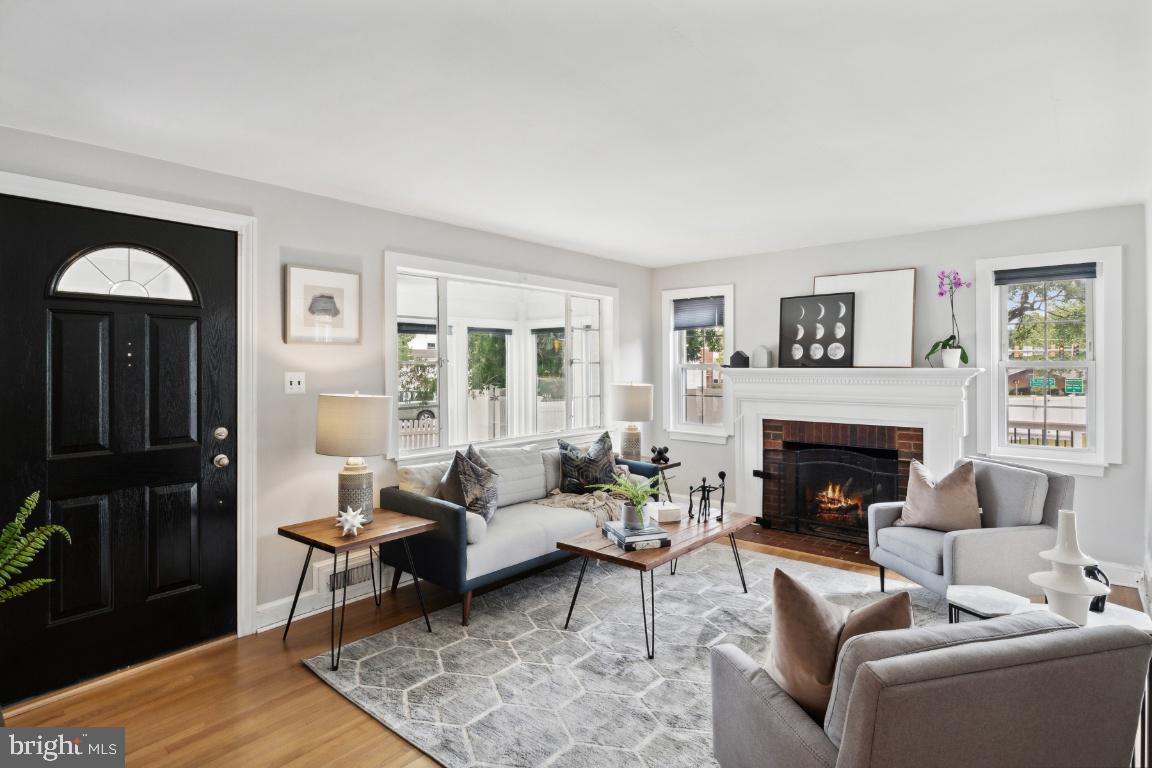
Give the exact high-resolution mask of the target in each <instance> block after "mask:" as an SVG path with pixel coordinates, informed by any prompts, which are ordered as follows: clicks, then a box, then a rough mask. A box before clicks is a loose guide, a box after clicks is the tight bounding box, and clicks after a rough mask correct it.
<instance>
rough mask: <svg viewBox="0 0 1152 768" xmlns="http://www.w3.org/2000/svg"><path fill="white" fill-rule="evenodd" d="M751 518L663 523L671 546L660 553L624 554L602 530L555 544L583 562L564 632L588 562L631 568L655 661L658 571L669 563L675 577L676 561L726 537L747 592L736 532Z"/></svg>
mask: <svg viewBox="0 0 1152 768" xmlns="http://www.w3.org/2000/svg"><path fill="white" fill-rule="evenodd" d="M754 520H755V518H754V517H753V516H752V515H741V514H733V513H728V514H726V515H724V517H723V519H721V520H717V519H716V518H711V519H709V520H681V521H680V522H679V523H661V524H660V527H661V528H663V529H664V530H666V531H668V538H670V539H672V545H671V546H669V547H663V548H661V549H642V550H639V551H637V552H625V551H624V550H623V549H621V548H620V547H618V546H616V544H615V542H613V541H611V540H610V539H609V538H608V537H607V536H605V535H604V534H603V532H601V531H599V530H595V531H588V532H587V533H582V534H580V535H579V536H575V537H573V538H571V539H566V540H564V541H558V542H556V547H557V549H562V550H564V551H565V552H571V553H573V554H576V555H580V556H581V557H582V558H583V562H581V564H580V577H579V578H578V579H577V580H576V589H575V591H573V593H572V604H571V605H569V606H568V618H567V619H566V620H565V621H564V629H568V624H569V623H570V622H571V621H572V610H573V609H574V608H575V607H576V598H577V597H578V596H579V595H580V584H581V583H583V581H584V571H585V569H587V568H588V560H589V559H596V560H603V561H604V562H606V563H613V564H614V565H619V566H623V567H624V568H631V569H632V570H635V571H639V572H640V610H641V611H642V612H643V615H644V649H645V650H646V651H647V653H648V658H650V659H652V658H655V657H656V569H657V568H659V567H660V566H662V565H664V564H665V563H667V564H668V565H669V568H670V571H671V573H672V575H675V574H676V561H677V560H678V559H679V558H681V557H683V556H684V555H686V554H688V553H689V552H692V551H694V550H697V549H699V548H700V547H703V546H704V545H705V544H710V543H712V542H713V541H716V540H717V539H719V538H721V537H723V536H727V537H728V543H729V544H731V545H732V557H733V558H734V559H735V561H736V571H737V572H738V573H739V574H740V585H741V586H742V587H744V591H745V592H747V591H748V584H747V582H745V580H744V566H743V564H742V563H741V562H740V550H739V549H738V548H737V547H736V532H737V531H739V530H740V529H742V528H746V527H748V526H749V525H751V524H752V523H753V521H754ZM645 571H647V573H648V592H649V595H650V597H648V598H647V599H648V601H649V602H650V606H649V605H645V595H644V573H645ZM649 608H651V613H652V633H651V639H649V633H648V612H649Z"/></svg>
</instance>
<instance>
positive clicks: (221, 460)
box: [212, 453, 231, 469]
mask: <svg viewBox="0 0 1152 768" xmlns="http://www.w3.org/2000/svg"><path fill="white" fill-rule="evenodd" d="M212 463H213V464H215V465H216V466H218V467H220V469H224V467H226V466H228V465H229V464H231V462H230V461H229V460H228V457H227V456H225V455H224V454H222V453H218V454H216V458H214V459H212Z"/></svg>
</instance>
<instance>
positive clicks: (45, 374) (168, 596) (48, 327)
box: [0, 195, 236, 702]
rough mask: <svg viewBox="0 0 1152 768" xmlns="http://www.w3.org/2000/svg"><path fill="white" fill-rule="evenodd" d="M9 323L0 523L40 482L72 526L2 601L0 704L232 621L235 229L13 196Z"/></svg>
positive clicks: (49, 507) (3, 211)
mask: <svg viewBox="0 0 1152 768" xmlns="http://www.w3.org/2000/svg"><path fill="white" fill-rule="evenodd" d="M94 249H102V250H94ZM88 254H96V256H97V258H96V259H95V262H87V263H85V264H84V268H85V269H88V270H89V274H88V278H87V279H85V280H84V281H80V282H77V281H76V280H66V281H64V283H65V284H66V288H60V289H59V290H58V289H57V285H58V281H59V278H60V275H61V274H63V272H64V271H66V270H67V269H68V267H69V266H70V265H73V264H80V262H81V261H82V260H83V259H84V258H86V257H87V255H88ZM141 254H143V255H141ZM93 270H95V271H93ZM163 270H167V271H163ZM162 271H163V272H162ZM105 272H107V273H108V274H107V275H104V273H105ZM161 273H162V274H164V275H168V276H170V278H171V279H172V280H177V279H178V280H180V281H183V282H181V283H180V285H181V286H182V290H167V289H165V290H161V288H163V286H160V287H157V286H159V285H160V284H159V283H158V282H151V280H152V278H153V277H155V276H156V275H157V274H161ZM100 276H104V277H106V278H107V279H106V280H104V281H103V282H102V278H101V277H100ZM156 279H157V280H159V278H156ZM141 281H143V282H141ZM144 283H147V285H145V284H144ZM105 286H106V287H107V291H106V293H105V294H101V291H102V290H104V287H105ZM66 289H67V290H66ZM77 289H79V290H80V291H84V292H76V291H77ZM67 291H71V292H67ZM154 296H159V297H163V298H153V297H154ZM0 328H3V329H4V331H5V337H6V338H7V339H9V340H10V341H9V343H6V344H2V345H0V370H2V371H5V372H13V374H14V375H9V376H4V377H0V424H3V425H4V426H5V428H6V430H7V431H8V433H9V434H10V435H11V439H9V440H6V441H3V442H0V524H2V523H3V522H6V521H7V520H9V519H11V517H12V515H13V514H14V512H15V510H16V509H17V508H18V506H19V503H20V501H21V500H22V499H23V498H24V497H25V496H26V495H28V493H30V492H32V491H34V490H37V489H39V490H41V491H42V499H43V501H42V503H41V508H40V509H39V510H37V512H36V513H35V514H34V515H33V518H32V520H30V524H31V525H39V524H42V523H45V522H47V521H48V520H49V519H51V520H53V521H55V522H58V523H60V524H61V525H63V526H64V527H66V528H67V529H68V530H69V531H70V532H71V534H72V544H71V545H69V544H67V543H66V542H65V541H64V540H63V539H62V538H55V539H53V541H52V543H51V545H50V546H49V548H48V550H47V552H46V556H42V557H40V558H38V559H37V561H36V562H35V564H34V565H33V567H31V568H29V569H28V570H27V571H26V572H25V574H24V575H25V576H27V577H48V578H53V579H55V581H54V583H53V584H51V585H50V586H49V587H47V588H44V589H40V590H37V591H35V592H32V593H30V594H28V595H27V596H25V597H22V598H20V599H18V600H14V601H12V602H9V603H6V604H5V605H4V619H3V621H0V648H3V649H5V652H11V653H15V654H18V658H19V659H20V663H19V664H15V665H11V666H10V668H9V669H10V673H9V672H6V673H5V674H4V675H2V676H0V702H11V701H16V700H19V699H22V698H26V697H28V696H31V695H35V694H38V693H43V692H45V691H48V690H52V689H55V688H60V687H63V686H66V685H70V684H73V683H76V682H78V681H80V680H83V679H85V678H88V677H92V676H94V675H99V674H103V673H106V672H110V671H113V670H115V669H118V668H121V667H124V666H126V665H129V664H134V663H137V662H140V661H143V660H146V659H149V658H153V657H155V656H158V655H160V654H163V653H167V652H170V651H173V650H176V649H179V648H182V647H186V646H188V645H192V644H195V643H198V642H202V641H204V640H207V639H210V638H213V637H218V636H220V635H223V634H228V633H231V632H234V631H235V628H236V476H235V465H233V466H231V467H228V468H224V469H221V468H217V467H216V466H214V465H213V463H212V458H213V457H214V456H215V455H216V454H217V453H225V454H228V455H233V454H234V453H235V431H236V235H235V233H233V232H225V231H222V230H216V229H210V228H206V227H195V226H191V225H186V224H177V223H173V222H166V221H159V220H156V219H148V218H143V217H138V216H128V215H124V214H117V213H109V212H106V211H96V210H92V209H87V208H78V207H74V206H68V205H61V204H57V203H46V202H43V201H37V200H29V199H25V198H18V197H11V196H4V195H0ZM217 426H223V427H227V428H228V431H229V433H230V434H229V437H228V438H227V439H226V440H223V441H217V440H215V439H214V437H213V436H212V432H213V430H214V429H215V428H216V427H217ZM61 660H65V662H64V663H62V662H61Z"/></svg>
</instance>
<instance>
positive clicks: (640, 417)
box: [608, 384, 652, 461]
mask: <svg viewBox="0 0 1152 768" xmlns="http://www.w3.org/2000/svg"><path fill="white" fill-rule="evenodd" d="M610 386H611V390H612V408H611V413H609V415H608V416H609V418H610V419H612V420H613V421H625V422H628V426H627V427H625V428H624V430H623V431H621V433H620V455H621V456H623V457H624V458H626V459H632V460H634V461H639V460H640V458H641V456H640V427H638V426H636V422H637V421H652V385H651V384H612V385H610Z"/></svg>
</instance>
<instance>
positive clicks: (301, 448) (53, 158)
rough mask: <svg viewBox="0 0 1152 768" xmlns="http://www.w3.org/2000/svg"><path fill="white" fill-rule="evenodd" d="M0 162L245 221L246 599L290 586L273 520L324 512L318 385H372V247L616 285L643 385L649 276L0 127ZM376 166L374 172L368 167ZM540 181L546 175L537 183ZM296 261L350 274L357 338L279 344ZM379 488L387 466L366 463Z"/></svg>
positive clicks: (328, 462) (378, 340) (626, 373)
mask: <svg viewBox="0 0 1152 768" xmlns="http://www.w3.org/2000/svg"><path fill="white" fill-rule="evenodd" d="M0 170H4V171H9V172H12V173H21V174H26V175H29V176H39V177H42V178H48V179H55V180H59V181H65V182H72V183H76V184H83V185H88V186H93V187H101V188H105V189H113V190H116V191H120V192H127V193H131V194H137V195H144V196H147V197H153V198H158V199H163V200H171V201H176V202H181V203H188V204H191V205H199V206H204V207H208V208H216V209H220V210H226V211H232V212H236V213H244V214H250V215H253V216H255V217H256V218H257V220H258V223H257V227H258V242H259V268H258V280H259V289H258V297H257V345H258V350H257V356H258V363H257V379H258V386H259V390H258V394H257V423H258V430H259V447H258V451H259V457H258V471H259V484H258V492H257V499H258V500H257V504H258V510H257V515H258V536H259V545H258V546H259V555H258V571H259V584H258V602H260V603H266V602H269V601H273V600H276V599H278V598H283V597H285V596H289V595H291V594H292V590H293V589H294V588H295V586H296V583H295V579H296V577H297V576H298V574H299V569H300V562H301V558H302V556H303V549H302V548H301V547H300V546H299V545H297V544H293V543H291V542H289V541H287V540H285V539H282V538H279V537H277V536H276V528H277V527H278V526H280V525H283V524H285V523H291V522H298V521H300V520H306V519H309V518H314V517H318V516H320V515H322V514H325V513H326V512H327V510H329V509H330V508H331V506H332V504H333V499H334V498H335V492H336V487H335V485H336V473H337V471H338V470H339V468H340V466H341V464H342V460H341V459H338V458H333V457H326V456H317V455H316V454H315V452H314V450H313V448H314V444H313V439H314V429H315V425H314V421H315V408H316V393H318V392H334V391H349V390H353V389H359V390H362V391H365V392H381V391H383V388H384V361H383V328H382V321H381V318H382V313H383V304H382V301H383V251H384V249H385V248H395V249H397V250H402V251H403V250H409V251H412V252H416V253H420V254H422V255H427V256H438V257H443V258H450V259H455V260H459V261H468V262H472V263H476V264H487V265H493V266H499V267H501V268H504V269H512V270H522V271H524V272H530V273H536V274H542V275H548V276H553V277H560V278H571V279H578V280H581V281H585V282H597V283H604V284H607V285H615V286H623V287H626V288H627V290H622V291H621V297H622V299H623V300H622V301H621V306H620V308H619V311H618V318H619V321H618V328H620V329H623V332H621V333H620V334H619V339H618V341H617V344H618V347H617V348H618V349H619V352H620V354H619V360H618V362H617V363H616V374H617V375H618V376H620V377H621V380H625V381H627V380H637V381H646V380H648V379H649V376H650V372H649V370H648V367H647V361H648V358H649V355H648V350H647V347H646V337H645V335H644V334H643V333H637V332H636V329H644V328H646V327H647V319H648V317H649V315H650V312H649V307H648V295H649V290H648V282H649V279H650V272H649V270H647V269H644V268H641V267H635V266H630V265H626V264H621V263H618V262H614V261H609V260H606V259H601V258H597V257H594V256H589V255H586V254H581V253H574V252H571V251H565V250H560V249H557V248H549V247H546V246H542V245H538V244H534V243H528V242H523V241H519V240H513V239H510V238H506V237H500V236H497V235H491V234H487V233H484V232H479V231H476V230H470V229H464V228H461V227H454V226H450V225H447V224H441V223H438V222H434V221H428V220H426V219H418V218H413V217H409V216H401V215H399V214H394V213H389V212H386V211H381V210H377V209H373V208H367V207H363V206H358V205H352V204H350V203H343V202H339V201H336V200H332V199H329V198H323V197H318V196H315V195H309V194H304V193H301V192H295V191H291V190H288V189H284V188H280V187H274V186H270V185H267V184H260V183H256V182H251V181H246V180H243V179H238V178H234V177H230V176H223V175H220V174H215V173H209V172H206V171H200V170H196V169H193V168H188V167H185V166H180V165H174V164H171V163H165V162H161V161H157V160H152V159H149V158H144V157H140V156H136V155H129V154H125V153H122V152H115V151H112V150H106V149H101V148H97V147H93V146H89V145H84V144H78V143H73V142H68V141H62V140H58V139H53V138H49V137H45V136H39V135H36V134H30V133H24V132H19V131H12V130H8V129H3V128H0ZM380 172H381V173H387V169H386V168H381V169H380ZM543 183H547V180H543ZM290 262H291V263H303V264H309V265H313V266H330V267H333V268H336V269H344V270H354V271H358V272H361V273H362V286H363V291H364V304H363V313H364V319H363V332H362V335H361V338H362V341H361V343H360V344H359V345H358V346H333V347H324V346H318V345H299V344H293V345H287V344H284V343H283V341H282V340H281V298H280V297H281V265H282V264H284V263H290ZM297 370H299V371H305V372H306V373H307V375H308V382H307V385H308V394H307V395H304V396H288V395H285V394H284V388H283V378H284V372H285V371H297ZM374 468H375V469H377V470H378V471H377V483H378V484H381V483H387V482H388V481H389V480H390V477H391V467H389V466H387V465H386V464H385V462H383V461H382V460H379V459H377V460H375V463H374Z"/></svg>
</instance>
